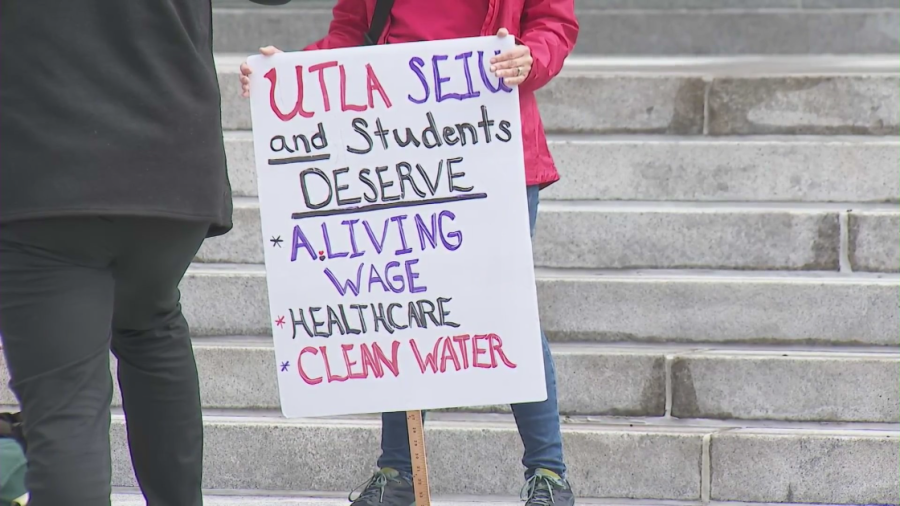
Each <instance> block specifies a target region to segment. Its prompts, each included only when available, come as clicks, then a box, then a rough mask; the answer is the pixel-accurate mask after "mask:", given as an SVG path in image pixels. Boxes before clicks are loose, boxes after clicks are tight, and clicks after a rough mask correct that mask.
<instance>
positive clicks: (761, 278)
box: [187, 262, 900, 286]
mask: <svg viewBox="0 0 900 506" xmlns="http://www.w3.org/2000/svg"><path fill="white" fill-rule="evenodd" d="M187 274H188V275H210V276H233V275H238V276H248V275H249V276H253V277H265V275H266V266H265V264H241V263H214V262H209V263H207V262H194V263H192V264H191V265H190V266H189V267H188V270H187ZM535 276H536V278H537V279H538V280H547V281H551V280H552V281H570V280H572V281H586V282H590V281H624V282H632V281H633V282H656V281H685V282H697V281H707V282H716V281H719V282H731V283H734V282H770V283H789V284H790V283H793V284H805V283H814V284H823V283H829V284H872V285H877V286H893V285H896V284H897V283H898V282H900V274H898V273H880V272H852V273H839V272H835V271H743V270H724V271H723V270H704V269H637V270H633V269H621V270H604V269H564V268H548V267H535Z"/></svg>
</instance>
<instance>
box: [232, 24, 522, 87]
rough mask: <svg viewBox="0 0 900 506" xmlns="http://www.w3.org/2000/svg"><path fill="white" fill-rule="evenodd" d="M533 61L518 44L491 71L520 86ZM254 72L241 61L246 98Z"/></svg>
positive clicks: (270, 49)
mask: <svg viewBox="0 0 900 506" xmlns="http://www.w3.org/2000/svg"><path fill="white" fill-rule="evenodd" d="M507 36H509V30H507V29H506V28H501V29H500V30H499V31H498V32H497V37H500V38H504V37H507ZM281 52H283V51H282V50H280V49H278V48H277V47H275V46H265V47H261V48H259V53H260V54H262V55H263V56H272V55H274V54H276V53H281ZM532 62H533V60H532V58H531V49H529V48H528V46H525V45H517V46H515V47H514V48H512V49H510V50H507V51H504V52H502V53H500V54H499V55H497V56H495V57H493V58H491V72H493V73H494V75H495V76H497V77H502V78H503V82H504V84H507V85H509V86H518V85H519V84H522V82H523V81H525V79H527V78H528V74H530V73H531V64H532ZM252 73H253V71H252V70H251V69H250V65H248V64H247V62H244V63H241V76H240V80H241V96H242V97H244V98H249V97H250V74H252Z"/></svg>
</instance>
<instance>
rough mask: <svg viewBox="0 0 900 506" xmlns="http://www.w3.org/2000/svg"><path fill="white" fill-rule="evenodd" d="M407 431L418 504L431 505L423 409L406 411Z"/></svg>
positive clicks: (418, 505)
mask: <svg viewBox="0 0 900 506" xmlns="http://www.w3.org/2000/svg"><path fill="white" fill-rule="evenodd" d="M406 431H407V433H408V435H409V456H410V458H411V460H412V470H413V490H414V491H415V495H416V506H431V491H430V490H429V488H428V464H427V463H426V462H425V427H424V425H423V424H422V412H421V411H407V412H406Z"/></svg>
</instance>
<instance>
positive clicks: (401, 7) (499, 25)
mask: <svg viewBox="0 0 900 506" xmlns="http://www.w3.org/2000/svg"><path fill="white" fill-rule="evenodd" d="M375 4H376V0H338V2H337V5H336V6H335V7H334V10H333V15H334V19H333V20H332V22H331V26H330V27H329V30H328V35H327V36H325V38H323V39H322V40H320V41H318V42H316V43H314V44H311V45H309V46H307V47H306V48H305V49H306V50H321V49H336V48H344V47H354V46H359V45H361V44H362V43H363V40H364V37H365V34H366V33H367V32H368V31H369V24H370V23H371V20H372V16H373V13H374V9H375ZM494 34H497V35H499V36H501V37H506V36H513V37H515V38H516V42H517V45H516V47H515V48H514V49H511V50H509V51H506V52H504V53H502V54H500V55H498V56H496V57H495V58H493V59H492V60H491V71H493V72H494V73H495V74H496V75H497V76H498V77H502V78H503V79H504V81H505V83H506V84H507V85H510V86H518V87H519V102H520V106H521V114H522V136H523V139H522V140H523V146H524V150H525V176H526V184H527V195H528V213H529V217H530V221H531V233H532V235H533V234H534V225H535V220H536V219H537V207H538V192H539V191H540V189H542V188H544V187H546V186H548V185H550V184H552V183H554V182H556V181H557V180H558V179H559V174H558V173H557V170H556V166H555V165H554V163H553V158H552V157H551V156H550V150H549V149H548V147H547V139H546V137H545V135H544V127H543V125H542V123H541V117H540V114H539V112H538V106H537V102H536V100H535V96H534V92H535V91H536V90H537V89H539V88H540V87H542V86H544V85H545V84H547V83H548V82H549V81H550V80H551V79H552V78H553V77H555V76H556V75H557V74H558V73H559V72H560V70H561V69H562V66H563V62H564V61H565V59H566V57H567V56H568V55H569V54H570V53H571V51H572V48H573V47H574V45H575V41H576V39H577V37H578V21H577V20H576V18H575V5H574V0H466V1H460V0H431V1H429V2H424V1H421V0H395V2H394V5H393V7H392V9H391V13H390V16H389V18H388V20H387V22H386V23H385V28H384V30H383V32H382V34H381V36H380V37H379V39H378V40H377V41H375V42H377V43H379V44H385V43H387V44H391V43H401V42H416V41H430V40H442V39H451V38H461V37H475V36H483V35H494ZM260 51H261V52H262V53H263V54H264V55H271V54H274V53H276V52H279V50H278V49H276V48H274V47H271V46H269V47H265V48H262V49H261V50H260ZM241 74H242V75H241V78H240V79H241V83H242V85H243V94H244V96H245V97H247V96H249V92H250V79H249V75H250V68H249V67H248V66H247V64H246V63H244V64H242V65H241ZM523 211H524V209H523ZM541 341H542V343H543V349H544V372H545V376H546V381H547V400H545V401H543V402H535V403H525V404H516V405H513V406H512V411H513V414H514V415H515V419H516V424H517V425H518V428H519V434H520V436H521V437H522V442H523V444H524V446H525V454H524V456H523V458H522V464H524V466H525V469H526V471H525V480H526V483H525V486H524V487H523V489H522V492H523V494H522V495H523V499H525V500H526V501H527V502H526V506H569V505H573V504H575V498H574V495H573V493H572V490H571V487H570V486H569V483H568V481H567V479H566V465H565V463H564V461H563V448H562V436H561V434H560V422H559V407H558V404H557V395H556V370H555V367H554V363H553V357H552V356H551V354H550V348H549V346H548V344H547V338H546V336H544V335H543V333H542V334H541ZM381 451H382V453H381V457H380V458H379V459H378V469H379V470H378V471H377V472H376V473H375V475H374V476H372V478H371V479H370V480H369V481H368V482H366V483H365V484H364V485H363V486H362V487H361V488H362V490H361V492H360V494H359V496H358V497H357V498H356V500H354V501H353V505H354V506H376V505H380V506H413V505H415V497H414V494H413V486H412V464H411V462H410V451H409V439H408V436H407V427H406V414H405V413H403V412H399V413H383V414H382V436H381ZM352 495H353V494H351V497H352Z"/></svg>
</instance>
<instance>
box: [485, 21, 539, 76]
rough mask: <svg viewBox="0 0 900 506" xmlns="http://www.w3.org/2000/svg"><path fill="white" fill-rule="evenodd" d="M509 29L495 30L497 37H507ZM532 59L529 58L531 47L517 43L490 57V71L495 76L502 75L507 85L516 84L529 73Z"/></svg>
mask: <svg viewBox="0 0 900 506" xmlns="http://www.w3.org/2000/svg"><path fill="white" fill-rule="evenodd" d="M508 36H509V30H507V29H506V28H501V29H500V30H499V31H498V32H497V37H508ZM533 61H534V60H532V58H531V49H529V48H528V46H525V45H521V44H519V45H517V46H516V47H514V48H512V49H510V50H508V51H504V52H502V53H500V54H498V55H497V56H495V57H493V58H491V72H493V73H494V74H495V75H496V76H497V77H502V78H503V82H504V83H506V84H507V85H508V86H518V85H519V84H522V82H523V81H525V79H526V78H527V77H528V74H530V73H531V64H532V62H533Z"/></svg>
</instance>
